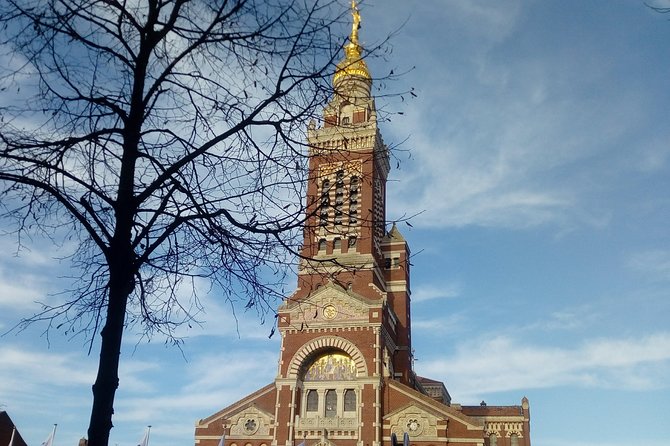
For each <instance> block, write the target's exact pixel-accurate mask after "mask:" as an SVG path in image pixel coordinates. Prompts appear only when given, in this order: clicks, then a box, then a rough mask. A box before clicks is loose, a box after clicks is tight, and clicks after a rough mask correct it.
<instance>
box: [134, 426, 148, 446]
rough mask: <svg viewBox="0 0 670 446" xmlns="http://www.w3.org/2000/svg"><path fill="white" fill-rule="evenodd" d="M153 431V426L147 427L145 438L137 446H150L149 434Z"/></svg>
mask: <svg viewBox="0 0 670 446" xmlns="http://www.w3.org/2000/svg"><path fill="white" fill-rule="evenodd" d="M150 431H151V426H147V430H145V431H144V436H143V437H142V441H140V444H138V445H137V446H149V432H150Z"/></svg>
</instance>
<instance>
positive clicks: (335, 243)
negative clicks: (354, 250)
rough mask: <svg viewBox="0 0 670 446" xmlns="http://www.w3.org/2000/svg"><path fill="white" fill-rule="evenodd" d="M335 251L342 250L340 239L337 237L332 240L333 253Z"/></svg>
mask: <svg viewBox="0 0 670 446" xmlns="http://www.w3.org/2000/svg"><path fill="white" fill-rule="evenodd" d="M336 249H342V239H341V238H339V237H337V238H335V239H333V251H334V250H336Z"/></svg>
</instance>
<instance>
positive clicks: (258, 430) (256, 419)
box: [230, 406, 272, 436]
mask: <svg viewBox="0 0 670 446" xmlns="http://www.w3.org/2000/svg"><path fill="white" fill-rule="evenodd" d="M230 421H231V426H230V435H231V436H250V435H258V436H268V435H270V426H271V425H272V418H271V416H270V414H267V413H265V412H262V411H260V410H258V409H257V408H256V406H250V407H247V408H246V409H244V410H243V411H241V412H239V413H237V414H236V415H234V416H232V417H231V418H230Z"/></svg>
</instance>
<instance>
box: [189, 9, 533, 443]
mask: <svg viewBox="0 0 670 446" xmlns="http://www.w3.org/2000/svg"><path fill="white" fill-rule="evenodd" d="M353 15H354V26H353V29H352V34H351V36H350V38H349V43H348V44H347V45H346V47H345V57H344V59H343V60H342V62H340V63H339V64H338V66H337V70H336V72H335V75H334V79H333V84H334V91H335V94H334V96H333V98H332V99H331V101H330V103H329V104H328V105H327V106H326V107H325V109H324V111H323V120H322V125H320V126H318V127H317V125H316V124H311V125H310V126H309V129H308V144H309V157H310V161H309V169H310V174H309V179H308V181H309V183H308V189H307V197H306V199H307V215H308V216H310V217H309V219H308V222H307V224H306V225H305V230H304V243H303V252H302V254H303V255H302V257H303V260H302V261H301V263H300V265H299V269H298V286H297V289H296V291H295V292H294V293H293V294H292V295H291V296H289V297H288V298H286V299H285V300H284V302H283V303H282V305H281V306H280V307H279V310H278V330H279V332H280V334H281V348H280V352H279V361H278V369H277V376H276V378H275V380H274V382H272V383H270V384H268V385H266V386H265V387H262V388H260V389H259V390H257V391H256V392H254V393H252V394H251V395H248V396H246V397H245V398H243V399H241V400H239V401H237V402H234V403H233V404H231V405H229V406H227V407H225V408H224V409H222V410H220V411H218V412H216V413H214V414H212V415H210V416H208V417H206V418H203V419H201V420H199V421H198V422H197V423H196V428H195V444H196V446H217V444H218V443H219V441H220V439H221V438H222V436H223V435H225V443H226V446H391V445H392V444H393V443H394V441H395V439H396V438H397V439H398V442H402V441H403V439H404V441H405V442H406V443H408V446H409V445H411V446H443V445H456V444H457V445H461V446H484V445H486V446H530V411H529V405H528V400H527V399H526V398H523V399H522V400H521V404H520V405H518V406H488V405H484V404H483V403H482V405H478V406H461V405H459V404H455V403H452V402H451V397H450V395H449V393H448V392H447V389H446V387H445V386H444V384H443V383H442V382H441V381H437V380H432V379H428V378H424V377H420V376H418V375H416V373H415V372H414V370H413V358H412V355H413V349H412V331H411V305H410V302H411V299H410V296H411V292H410V263H409V256H410V250H409V247H408V245H407V242H406V241H405V239H404V238H403V236H402V235H401V233H400V232H399V230H398V228H397V227H396V226H395V225H392V227H391V228H390V229H389V228H388V227H387V225H386V221H387V220H386V180H387V176H388V173H389V169H390V165H389V153H388V149H387V147H386V146H385V144H384V141H383V139H382V136H381V134H380V131H379V127H378V125H377V116H376V109H375V101H374V98H373V97H372V95H371V84H372V78H371V76H370V74H369V71H368V68H367V65H366V63H365V61H364V60H363V59H362V56H361V46H360V44H359V42H358V28H359V26H358V24H359V20H360V18H359V16H358V11H357V10H356V8H355V6H354V11H353Z"/></svg>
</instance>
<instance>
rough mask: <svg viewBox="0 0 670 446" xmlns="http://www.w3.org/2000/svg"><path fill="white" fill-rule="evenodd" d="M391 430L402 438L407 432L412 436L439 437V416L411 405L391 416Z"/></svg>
mask: <svg viewBox="0 0 670 446" xmlns="http://www.w3.org/2000/svg"><path fill="white" fill-rule="evenodd" d="M389 421H390V424H391V432H392V433H394V434H396V436H397V437H398V438H402V436H403V434H404V433H405V432H407V433H408V434H409V436H410V437H437V417H435V416H434V415H431V414H429V413H428V412H425V411H423V410H421V409H419V408H418V407H415V406H411V407H408V408H406V409H405V410H403V411H401V412H399V413H397V414H395V415H393V416H392V417H391V418H390V420H389Z"/></svg>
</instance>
